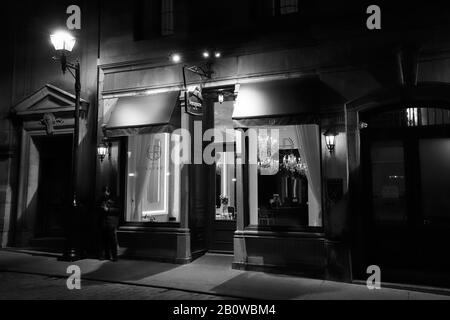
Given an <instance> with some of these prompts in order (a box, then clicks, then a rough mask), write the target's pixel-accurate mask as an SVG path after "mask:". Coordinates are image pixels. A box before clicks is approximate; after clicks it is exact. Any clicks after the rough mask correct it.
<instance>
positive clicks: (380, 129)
mask: <svg viewBox="0 0 450 320" xmlns="http://www.w3.org/2000/svg"><path fill="white" fill-rule="evenodd" d="M361 120H362V121H363V122H364V123H366V124H367V128H366V129H363V130H361V160H362V161H361V165H362V173H363V183H364V184H363V185H364V195H365V199H364V206H365V210H364V215H365V217H364V224H365V232H364V233H365V237H366V241H365V243H366V245H365V250H364V251H365V260H366V261H365V263H366V266H369V265H378V266H379V267H380V268H381V271H382V281H383V282H397V283H398V282H400V283H411V284H418V285H432V286H442V287H450V256H449V255H448V248H447V246H448V244H449V243H450V196H449V190H450V112H449V111H447V110H443V109H435V108H408V109H401V110H395V111H388V112H383V113H377V114H374V113H372V114H362V115H361Z"/></svg>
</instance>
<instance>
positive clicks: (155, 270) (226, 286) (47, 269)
mask: <svg viewBox="0 0 450 320" xmlns="http://www.w3.org/2000/svg"><path fill="white" fill-rule="evenodd" d="M231 262H232V257H231V256H223V255H214V254H207V255H205V256H204V257H202V258H200V259H198V260H196V261H195V262H193V263H191V264H188V265H181V266H180V265H174V264H169V263H159V262H152V261H135V260H120V261H119V262H117V263H112V262H109V261H98V260H82V261H77V262H75V263H68V262H61V261H57V260H56V258H55V257H51V256H44V255H39V254H38V253H35V254H33V253H24V252H17V251H11V250H0V272H2V271H3V272H6V271H9V272H21V273H30V274H41V275H48V276H54V277H67V276H68V275H67V274H66V269H67V267H68V266H69V265H72V264H75V265H78V266H79V267H80V268H81V271H82V279H84V280H95V281H104V282H109V283H120V284H129V285H139V286H149V287H154V288H167V289H176V290H183V291H187V292H194V293H204V294H212V295H218V296H224V297H230V298H243V299H270V300H292V299H294V300H328V299H331V300H336V299H343V300H382V299H389V300H392V299H395V300H420V299H446V300H450V296H445V295H437V294H429V293H422V292H417V291H410V290H398V289H389V288H382V289H381V290H373V291H372V290H369V289H367V287H366V286H363V285H355V284H345V283H337V282H330V281H323V280H315V279H306V278H299V277H292V276H284V275H274V274H266V273H261V272H249V271H239V270H233V269H231Z"/></svg>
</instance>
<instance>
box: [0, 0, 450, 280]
mask: <svg viewBox="0 0 450 320" xmlns="http://www.w3.org/2000/svg"><path fill="white" fill-rule="evenodd" d="M71 4H72V3H64V2H61V3H58V5H55V4H54V3H51V2H49V3H46V2H44V3H40V4H33V3H29V2H25V3H24V4H23V7H22V5H16V6H14V7H13V8H12V11H13V12H15V13H16V14H19V13H20V14H22V15H25V16H26V17H27V18H29V19H25V20H24V21H26V22H25V23H22V22H21V23H20V25H19V23H18V22H16V24H17V25H15V27H14V30H15V33H13V36H12V38H13V39H11V43H13V44H14V45H11V46H10V48H11V52H10V54H9V55H8V56H9V57H10V61H11V64H8V66H12V67H9V68H7V69H6V70H5V72H3V73H2V77H3V76H4V77H3V79H4V80H3V81H2V85H3V86H4V87H5V90H3V92H7V93H6V94H5V96H4V97H2V115H3V116H2V117H3V118H2V129H1V130H2V141H1V143H2V145H1V152H2V154H1V159H0V161H1V163H2V167H1V170H2V181H1V183H2V196H1V198H0V200H1V202H2V203H1V210H2V211H1V215H2V220H0V221H2V246H5V247H6V246H8V247H33V248H41V249H49V248H53V249H56V250H58V249H59V250H63V243H64V238H65V236H66V233H67V232H66V230H67V217H66V216H67V212H68V211H67V209H66V208H67V207H66V206H67V202H68V200H67V198H68V195H70V183H68V182H69V181H70V175H69V174H68V172H69V169H68V168H70V163H71V159H72V158H71V149H70V139H71V135H72V134H73V126H74V121H73V111H72V110H73V105H74V96H73V89H72V88H73V83H72V79H71V78H70V77H69V76H67V75H66V76H64V75H62V74H60V71H59V70H58V66H57V65H55V64H54V63H53V62H52V60H51V56H52V54H53V53H52V51H51V46H50V45H49V43H48V40H47V37H48V34H50V32H51V30H52V29H54V28H55V27H57V26H59V27H60V26H61V25H62V26H63V27H64V24H65V21H66V19H67V14H66V13H65V12H66V11H65V10H66V8H67V6H69V5H71ZM78 5H79V6H80V8H81V12H82V26H81V29H80V30H77V31H76V32H75V34H76V36H77V39H79V43H78V44H77V47H76V48H77V49H76V51H75V52H73V54H72V56H73V57H74V58H79V59H80V61H81V63H82V64H81V66H82V70H83V73H82V98H83V101H82V106H83V108H82V112H81V124H80V131H81V133H82V134H81V137H80V141H79V146H80V147H79V148H80V156H79V158H80V161H79V172H80V175H79V178H78V187H77V189H78V193H79V195H80V203H81V204H82V210H81V218H80V221H79V225H78V226H77V230H78V234H79V240H80V241H79V243H80V244H79V247H80V249H83V250H82V251H83V252H84V254H86V255H88V256H89V255H95V253H96V247H97V246H98V243H99V241H98V238H97V237H96V235H97V234H98V219H99V217H98V212H97V210H96V205H97V204H96V202H97V199H98V197H99V196H100V192H101V188H102V187H103V186H105V185H108V186H110V187H111V188H112V190H113V193H114V195H115V196H116V197H117V199H118V200H119V203H120V206H121V212H122V214H121V223H120V227H119V231H118V236H119V244H120V247H121V253H122V254H123V255H124V256H130V257H138V258H148V259H156V260H162V261H170V262H175V263H190V262H191V261H193V260H195V259H196V258H197V257H199V256H201V255H203V254H205V253H207V252H218V253H227V254H233V255H234V262H233V267H234V268H238V269H247V270H264V271H273V272H286V273H295V274H299V275H307V276H314V277H319V278H326V279H333V280H340V281H355V280H364V279H365V278H367V273H366V271H367V268H368V267H369V266H372V265H378V266H380V267H381V269H382V270H383V275H384V277H385V278H384V279H385V281H388V282H402V283H414V281H418V282H420V283H427V284H432V285H446V286H448V282H446V281H447V280H442V279H447V277H448V272H446V269H448V268H447V267H448V265H449V261H448V259H447V258H446V255H445V253H444V251H442V249H441V248H442V247H443V246H442V245H440V244H445V243H448V242H449V240H450V239H448V236H447V234H448V232H447V231H448V229H447V228H448V226H449V225H448V221H449V217H448V212H449V209H450V208H449V203H448V200H446V198H447V197H446V195H445V192H446V190H447V187H448V185H449V184H450V178H449V177H448V175H447V174H446V173H448V172H449V171H448V169H449V168H448V163H449V162H448V161H446V160H448V159H449V157H450V155H449V154H448V150H450V149H449V148H448V147H449V143H450V140H449V138H450V130H449V128H450V126H449V124H450V116H449V109H450V107H449V106H450V104H449V99H450V97H449V94H448V92H449V90H447V89H448V83H449V81H450V76H449V72H448V71H449V68H450V65H449V60H448V59H449V55H448V49H449V48H450V43H449V40H450V39H448V36H447V35H446V32H444V31H443V30H446V29H445V28H447V26H448V18H447V17H446V15H447V11H448V9H447V8H445V7H441V6H437V5H427V6H425V5H423V6H421V7H420V10H419V9H418V10H411V11H408V10H404V8H398V7H394V6H388V5H386V6H381V10H382V29H381V30H369V29H368V28H367V26H366V20H367V19H368V17H369V16H370V15H369V14H367V7H368V6H369V4H366V3H363V2H359V3H354V4H348V5H346V6H345V7H343V6H341V5H339V4H330V3H325V2H323V3H322V2H315V3H303V2H301V1H283V0H276V1H250V0H249V1H234V0H233V1H223V2H218V1H217V2H216V1H214V2H213V1H202V0H198V1H192V2H191V1H190V2H187V1H178V0H135V1H132V2H131V3H121V2H118V1H98V2H95V3H92V2H87V1H86V2H80V3H79V4H78ZM447 16H448V15H447ZM399 17H401V19H400V21H399ZM419 18H420V19H419ZM13 21H17V19H15V20H13ZM419 21H420V22H419ZM206 53H208V55H207V54H206ZM175 55H179V57H178V58H179V60H180V61H178V60H173V58H174V57H175ZM183 71H184V74H183ZM192 71H194V72H192ZM183 76H184V77H183ZM199 92H201V106H202V112H198V108H196V107H198V103H199V101H200V99H198V98H199V97H200V96H199V94H198V93H199ZM195 99H197V100H195ZM196 103H197V104H196ZM211 129H213V130H214V131H213V133H214V134H213V135H214V137H212V135H211V132H212V131H211ZM186 132H189V133H190V135H189V137H187V135H186ZM199 137H200V139H199ZM330 142H333V143H332V144H330ZM101 143H105V144H106V146H108V154H107V156H106V157H105V158H104V159H100V158H99V157H98V156H97V154H96V147H97V146H98V145H100V144H101ZM180 145H181V146H183V148H182V150H180V148H179V147H180ZM272 150H276V152H272ZM173 154H178V155H181V157H180V158H182V159H183V161H181V162H174V161H172V158H173V157H172V156H173ZM205 155H210V156H213V157H215V159H216V161H214V162H208V161H205V160H204V158H205ZM4 177H5V178H4ZM437 275H438V276H437ZM438 278H439V279H440V280H439V281H437V280H436V279H438Z"/></svg>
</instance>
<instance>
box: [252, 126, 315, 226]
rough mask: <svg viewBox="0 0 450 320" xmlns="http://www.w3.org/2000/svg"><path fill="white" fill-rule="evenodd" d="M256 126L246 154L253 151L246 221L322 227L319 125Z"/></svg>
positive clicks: (254, 223)
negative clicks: (253, 137) (253, 160)
mask: <svg viewBox="0 0 450 320" xmlns="http://www.w3.org/2000/svg"><path fill="white" fill-rule="evenodd" d="M254 130H256V132H257V134H256V136H257V139H249V140H250V143H249V159H250V160H251V159H252V157H254V156H255V155H257V161H256V163H255V162H253V163H251V161H250V164H249V202H250V203H249V205H250V206H249V207H250V208H249V209H250V225H253V226H280V227H322V185H321V155H320V143H321V142H320V129H319V126H318V125H296V126H284V127H264V128H257V129H254ZM252 140H254V141H253V142H252ZM255 140H257V141H255Z"/></svg>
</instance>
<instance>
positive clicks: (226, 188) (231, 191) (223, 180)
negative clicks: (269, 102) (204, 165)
mask: <svg viewBox="0 0 450 320" xmlns="http://www.w3.org/2000/svg"><path fill="white" fill-rule="evenodd" d="M234 148H235V147H234V144H224V145H223V148H222V150H223V152H217V153H216V159H217V161H216V165H215V180H214V181H215V183H214V184H213V188H212V190H213V191H214V192H213V194H214V204H213V208H211V209H210V212H211V218H210V221H212V223H211V226H210V229H211V232H210V241H209V242H210V245H209V250H210V251H214V252H223V253H233V246H234V245H233V242H234V240H233V239H234V232H235V231H236V216H237V212H236V207H237V198H236V164H235V163H236V154H235V149H234Z"/></svg>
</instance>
